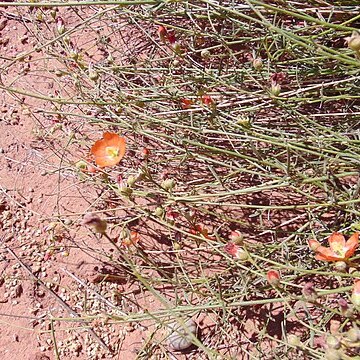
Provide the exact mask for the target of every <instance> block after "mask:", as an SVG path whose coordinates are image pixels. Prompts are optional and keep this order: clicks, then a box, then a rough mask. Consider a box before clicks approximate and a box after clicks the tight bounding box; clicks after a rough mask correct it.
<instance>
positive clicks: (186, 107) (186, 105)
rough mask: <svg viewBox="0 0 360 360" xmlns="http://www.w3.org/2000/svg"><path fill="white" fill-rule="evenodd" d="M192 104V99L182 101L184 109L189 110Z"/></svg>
mask: <svg viewBox="0 0 360 360" xmlns="http://www.w3.org/2000/svg"><path fill="white" fill-rule="evenodd" d="M192 104H193V102H192V100H190V99H181V107H182V108H183V109H189V108H190V107H191V105H192Z"/></svg>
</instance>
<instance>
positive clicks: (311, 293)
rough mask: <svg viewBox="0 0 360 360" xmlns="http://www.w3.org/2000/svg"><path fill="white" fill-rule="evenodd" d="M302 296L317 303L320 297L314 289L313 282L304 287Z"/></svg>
mask: <svg viewBox="0 0 360 360" xmlns="http://www.w3.org/2000/svg"><path fill="white" fill-rule="evenodd" d="M302 294H303V295H304V297H305V299H306V300H308V301H315V300H316V299H317V297H318V294H317V292H316V290H315V288H314V284H313V283H311V282H308V283H306V284H305V285H304V287H303V289H302Z"/></svg>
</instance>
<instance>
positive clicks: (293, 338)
mask: <svg viewBox="0 0 360 360" xmlns="http://www.w3.org/2000/svg"><path fill="white" fill-rule="evenodd" d="M287 342H288V343H289V344H290V345H292V346H301V342H300V338H299V337H298V336H297V335H293V334H291V335H288V337H287Z"/></svg>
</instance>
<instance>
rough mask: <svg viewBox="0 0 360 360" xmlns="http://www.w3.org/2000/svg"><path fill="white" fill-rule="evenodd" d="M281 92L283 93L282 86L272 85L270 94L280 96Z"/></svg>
mask: <svg viewBox="0 0 360 360" xmlns="http://www.w3.org/2000/svg"><path fill="white" fill-rule="evenodd" d="M280 92H281V85H280V84H276V83H272V84H271V88H270V93H271V94H272V95H274V96H279V94H280Z"/></svg>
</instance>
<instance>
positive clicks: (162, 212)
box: [155, 206, 164, 218]
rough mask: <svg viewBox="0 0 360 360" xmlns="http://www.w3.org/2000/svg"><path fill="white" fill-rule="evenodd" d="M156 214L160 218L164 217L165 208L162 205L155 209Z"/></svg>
mask: <svg viewBox="0 0 360 360" xmlns="http://www.w3.org/2000/svg"><path fill="white" fill-rule="evenodd" d="M155 215H156V216H157V217H159V218H161V217H163V216H164V209H163V208H162V207H161V206H158V207H157V208H156V209H155Z"/></svg>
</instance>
